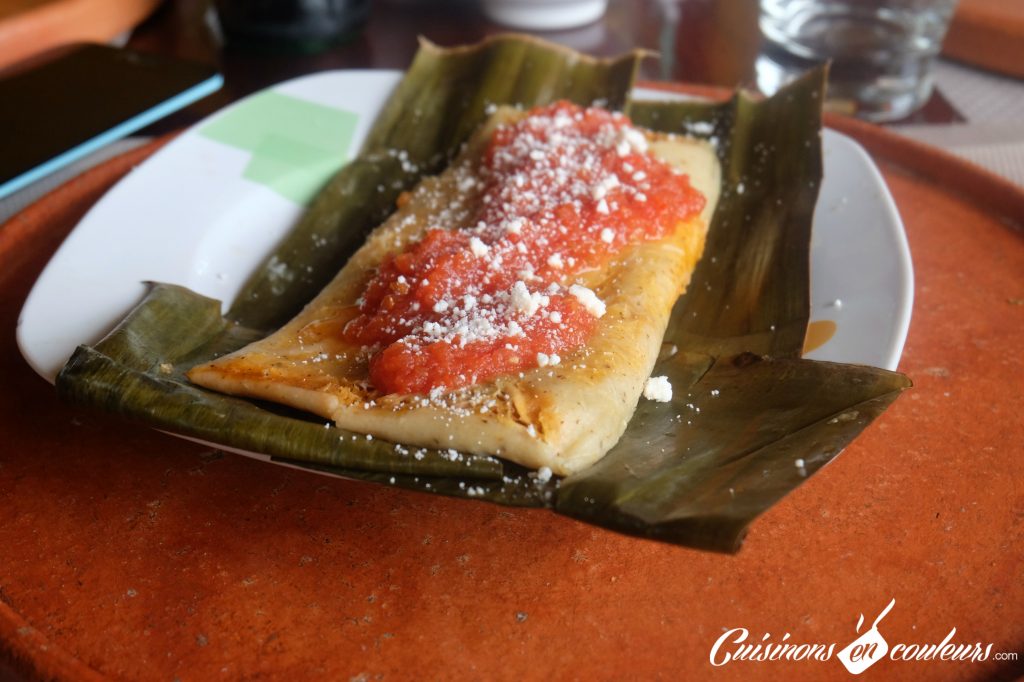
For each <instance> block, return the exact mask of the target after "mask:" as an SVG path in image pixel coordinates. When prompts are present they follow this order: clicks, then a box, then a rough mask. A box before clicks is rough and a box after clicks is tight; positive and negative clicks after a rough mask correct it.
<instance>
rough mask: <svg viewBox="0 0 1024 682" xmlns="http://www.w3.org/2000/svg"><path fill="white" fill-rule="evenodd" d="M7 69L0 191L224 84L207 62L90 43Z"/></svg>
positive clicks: (0, 119)
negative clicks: (14, 69) (21, 66)
mask: <svg viewBox="0 0 1024 682" xmlns="http://www.w3.org/2000/svg"><path fill="white" fill-rule="evenodd" d="M13 68H16V69H17V70H16V71H14V72H10V73H8V75H6V77H5V78H3V79H0V102H4V103H5V105H4V106H2V107H0V149H3V150H4V151H3V154H2V155H0V197H3V196H6V195H7V194H10V193H12V192H15V191H17V190H18V189H20V188H22V187H24V186H25V185H28V184H29V183H31V182H34V181H35V180H37V179H39V178H41V177H43V176H45V175H47V174H49V173H51V172H53V171H55V170H57V169H58V168H60V167H61V166H64V165H67V164H69V163H71V162H72V161H75V160H76V159H78V158H81V157H82V156H84V155H85V154H88V153H89V152H91V151H94V150H96V149H99V148H100V147H102V146H103V145H105V144H108V143H110V142H113V141H114V140H116V139H118V138H121V137H124V136H125V135H127V134H129V133H131V132H133V131H135V130H138V129H139V128H142V127H143V126H146V125H148V124H150V123H152V122H153V121H157V120H159V119H160V118H163V117H164V116H166V115H167V114H169V113H171V112H173V111H176V110H178V109H180V108H182V107H184V106H187V105H189V104H191V103H192V102H194V101H196V100H197V99H199V98H201V97H203V96H205V95H207V94H209V93H211V92H213V91H215V90H217V89H218V88H219V87H220V86H221V83H222V82H223V81H222V79H221V77H220V74H218V73H217V70H216V69H215V68H214V67H212V66H209V65H207V64H202V63H199V62H193V61H186V60H181V59H174V58H170V57H164V56H158V55H147V54H143V53H141V52H135V51H133V50H124V49H118V48H113V47H107V46H104V45H91V44H80V45H72V46H68V47H66V48H58V49H57V50H54V51H52V52H48V53H46V54H44V55H40V56H39V57H37V58H35V59H33V60H32V62H31V64H26V65H25V67H24V68H19V67H13ZM7 103H11V105H10V106H8V105H7ZM70 114H73V115H70Z"/></svg>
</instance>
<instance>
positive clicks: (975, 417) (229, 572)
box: [0, 126, 1024, 680]
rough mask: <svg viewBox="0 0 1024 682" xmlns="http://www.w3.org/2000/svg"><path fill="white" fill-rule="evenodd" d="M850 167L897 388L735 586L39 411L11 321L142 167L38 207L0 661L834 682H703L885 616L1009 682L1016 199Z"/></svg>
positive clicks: (553, 528) (735, 563) (409, 498)
mask: <svg viewBox="0 0 1024 682" xmlns="http://www.w3.org/2000/svg"><path fill="white" fill-rule="evenodd" d="M853 132H854V133H855V134H860V133H861V132H863V131H862V130H861V129H860V128H858V127H857V126H853ZM865 135H867V134H865ZM879 136H882V137H879ZM862 141H865V142H866V143H867V145H868V147H869V149H871V150H873V151H874V153H875V156H876V161H878V163H879V164H880V166H881V168H882V171H883V174H884V176H885V179H886V180H887V182H888V183H889V186H890V188H891V190H892V193H893V195H894V197H895V199H896V202H897V205H898V206H899V209H900V211H901V213H902V215H903V218H904V220H905V222H906V228H907V233H908V237H909V240H910V246H911V250H912V253H913V258H914V265H915V277H916V298H915V304H914V315H913V321H912V324H911V328H910V335H909V337H908V339H907V344H906V348H905V351H904V355H903V359H902V361H901V363H900V369H901V370H902V371H904V372H906V373H907V374H908V375H909V376H910V377H911V378H912V379H913V381H914V383H915V387H914V388H913V389H911V390H910V391H908V392H907V393H905V394H904V395H903V396H902V397H901V398H900V399H899V400H898V401H897V402H896V403H895V405H894V406H893V407H892V408H891V409H890V410H889V411H888V412H886V413H885V414H884V415H883V416H882V417H881V418H880V419H879V420H877V421H876V422H875V423H874V424H873V425H872V426H871V427H870V428H869V429H868V430H867V431H865V433H864V434H863V435H862V436H861V437H859V438H858V439H857V440H856V441H855V442H854V443H853V444H852V445H851V446H850V447H849V448H847V450H846V451H845V452H843V454H842V455H841V456H839V457H838V458H837V459H836V461H835V462H833V463H832V464H831V465H830V466H828V467H826V468H825V469H824V470H822V471H821V472H819V473H818V474H817V475H815V476H814V477H812V478H811V479H810V480H809V481H808V482H807V483H806V484H805V485H803V486H802V487H801V488H799V489H798V490H796V491H795V492H793V493H792V494H791V495H789V496H788V497H787V498H786V499H784V500H783V501H782V502H781V503H780V504H778V505H777V506H776V507H774V508H773V509H771V510H770V511H769V512H768V513H766V514H765V515H764V516H763V517H761V518H760V519H759V520H757V521H756V522H755V523H754V525H753V527H752V530H751V533H750V535H749V537H748V539H747V541H746V544H745V546H744V547H743V549H742V550H741V552H740V553H739V554H738V555H736V556H722V555H714V554H708V553H702V552H697V551H692V550H687V549H682V548H679V547H672V546H668V545H664V544H658V543H655V542H648V541H641V540H637V539H633V538H629V537H625V536H621V535H617V534H615V533H611V532H608V531H604V530H601V529H598V528H595V527H592V526H588V525H585V524H582V523H578V522H576V521H573V520H570V519H567V518H563V517H558V516H555V515H553V514H551V513H548V512H545V511H537V510H519V509H511V508H504V507H498V506H494V505H490V504H487V503H480V502H473V501H464V500H454V499H447V498H443V497H435V496H430V495H424V494H418V493H411V492H405V491H401V490H395V489H391V488H387V487H382V486H375V485H370V484H365V483H358V482H350V481H343V480H337V479H331V478H325V477H321V476H317V475H314V474H311V473H307V472H301V471H296V470H290V469H286V468H282V467H276V466H271V465H267V464H264V463H261V462H258V461H254V460H250V459H246V458H242V457H238V456H234V455H230V454H222V453H219V452H216V451H214V450H211V449H209V448H205V447H201V446H198V445H194V444H190V443H187V442H185V441H182V440H179V439H176V438H173V437H170V436H166V435H163V434H160V433H157V432H155V431H153V430H150V429H148V428H144V427H141V426H137V425H130V424H125V423H122V422H121V421H118V420H116V419H114V418H112V417H108V416H104V415H100V414H94V413H90V412H84V411H79V410H77V409H73V408H71V407H68V406H67V405H64V404H62V403H61V402H59V401H58V400H57V399H56V397H55V395H54V391H53V388H52V387H51V386H49V385H48V384H47V383H46V382H44V381H43V380H42V379H40V378H39V377H38V376H36V375H35V374H34V373H33V372H32V370H31V369H30V368H29V367H28V366H27V365H26V364H25V362H24V361H23V360H22V359H21V357H20V355H19V353H18V350H17V348H16V346H15V343H14V329H15V324H16V319H17V314H18V311H19V309H20V307H21V304H22V302H23V300H24V298H25V296H26V294H27V292H28V290H29V288H30V286H31V284H32V283H33V281H34V280H35V277H36V276H37V274H38V273H39V271H40V269H41V268H42V267H43V265H44V264H45V262H46V261H47V259H48V258H49V255H50V254H51V253H52V251H53V249H54V248H56V246H57V245H58V244H59V243H60V241H61V239H62V238H63V236H64V235H65V234H66V233H67V231H68V230H69V229H70V228H71V227H72V226H73V225H74V224H75V222H76V220H77V219H78V218H79V217H80V216H81V215H82V213H83V212H84V211H85V210H86V209H87V208H88V206H90V205H91V204H92V203H93V202H94V201H95V200H96V198H97V197H99V196H100V195H101V194H102V192H103V191H104V190H105V189H106V188H107V187H108V186H109V185H110V184H111V183H112V182H114V181H115V180H116V179H117V178H118V177H120V176H121V175H122V174H123V173H125V172H126V171H127V170H128V169H129V168H130V167H131V166H132V165H133V164H135V163H137V162H138V161H139V160H140V159H142V158H143V157H144V156H145V155H147V154H148V153H150V152H151V151H152V148H151V147H150V148H143V149H141V150H139V151H137V152H133V153H130V154H128V155H126V156H124V157H120V158H119V159H117V160H115V161H113V162H111V163H108V164H106V165H104V166H101V167H99V168H97V169H95V170H93V171H91V172H89V173H87V174H86V175H85V176H83V177H81V178H79V179H78V180H75V181H73V182H71V183H70V184H68V185H66V186H64V187H62V188H61V189H59V190H57V191H56V192H55V193H54V194H52V195H51V196H49V197H47V198H46V199H44V200H43V201H41V202H40V203H38V204H36V205H35V206H33V207H31V208H29V209H28V210H26V211H25V212H24V213H22V214H21V215H19V216H18V217H16V218H14V219H13V220H12V221H11V222H9V223H8V224H6V225H5V226H4V227H3V228H0V262H2V263H3V267H2V268H0V324H2V328H3V335H2V337H0V376H3V384H2V388H0V424H2V425H3V428H2V433H3V436H4V438H3V441H4V445H3V453H2V454H0V500H3V504H0V548H2V550H0V654H2V656H0V660H7V661H8V662H9V665H10V666H11V668H12V669H14V670H18V671H21V672H23V673H25V674H27V675H28V676H29V678H30V679H32V678H37V677H38V678H47V679H48V678H56V679H70V680H92V679H139V680H151V679H152V680H171V679H181V680H190V679H197V680H208V679H308V678H325V679H340V680H349V679H357V680H377V679H384V680H388V679H481V680H484V679H487V680H489V679H516V680H548V679H583V680H592V679H672V680H675V679H715V680H717V679H721V680H746V679H751V678H754V677H768V678H771V679H787V680H789V679H792V680H803V679H815V680H817V679H831V678H836V679H849V673H847V672H846V670H844V669H843V667H842V666H841V665H840V663H839V661H837V660H835V659H834V658H833V660H830V661H824V662H818V661H801V662H786V661H769V662H749V661H734V662H730V663H728V664H726V665H722V666H717V667H716V666H712V665H711V663H710V661H709V654H710V651H711V649H712V646H713V645H714V643H715V641H716V640H717V639H718V638H719V637H721V636H722V634H723V632H724V631H725V630H727V629H729V628H747V629H748V630H749V631H750V633H751V637H756V638H761V637H762V635H764V634H765V633H770V635H771V637H772V638H773V639H774V640H781V638H782V637H783V636H784V635H785V634H787V633H789V634H790V636H791V641H799V642H808V643H816V642H826V643H828V642H836V643H838V648H842V647H843V646H845V645H846V644H848V643H850V642H852V641H853V640H854V639H856V637H857V632H856V630H855V628H856V626H857V621H858V616H859V615H860V614H861V613H863V614H864V616H865V620H866V624H865V625H864V627H862V628H861V633H863V632H864V631H865V630H867V629H868V628H869V627H870V624H871V621H872V620H873V619H874V618H875V616H876V615H877V614H879V613H880V612H881V611H882V610H883V608H884V607H885V606H886V605H887V604H888V603H889V602H890V600H892V599H895V600H896V602H895V605H894V606H893V608H892V610H891V612H890V613H888V614H887V615H886V617H885V620H884V621H883V622H882V623H881V625H880V626H879V631H880V632H881V633H882V634H883V635H884V636H885V638H886V639H887V640H888V641H889V643H890V644H891V645H892V644H895V643H905V644H911V643H937V642H939V641H941V640H942V639H943V638H944V637H945V636H946V635H947V633H948V632H949V631H950V629H951V628H953V627H955V628H956V635H955V640H956V641H957V642H971V643H974V642H984V643H992V645H993V646H992V652H993V653H995V652H1017V653H1018V657H1020V656H1021V655H1022V654H1024V581H1022V580H1021V577H1022V565H1024V564H1022V558H1024V556H1022V552H1024V483H1022V477H1021V476H1020V473H1019V472H1020V469H1021V461H1022V456H1024V420H1022V419H1021V416H1020V408H1021V398H1020V395H1021V388H1022V387H1024V341H1022V337H1021V331H1022V330H1024V237H1022V235H1021V232H1020V230H1019V225H1020V223H1021V219H1022V218H1024V198H1022V194H1021V192H1020V190H1019V189H1015V188H1013V187H1011V186H1009V185H999V184H998V182H996V181H995V180H994V179H993V178H991V177H989V176H986V175H985V174H984V173H982V172H980V171H975V170H972V169H970V168H969V167H966V166H964V165H963V164H960V163H959V162H956V161H952V160H950V159H949V158H947V157H942V156H941V155H937V154H935V153H932V152H929V153H927V154H924V152H922V151H921V150H920V149H919V148H917V147H915V146H914V145H909V143H903V142H901V141H900V140H898V139H897V138H895V137H893V136H890V135H888V134H886V133H880V132H874V133H871V134H870V135H867V137H863V138H862ZM908 145H909V146H908ZM922 154H924V155H922ZM993 183H995V184H993ZM1013 221H1016V225H1017V226H1014V225H1013V224H1011V223H1012V222H1013ZM838 648H837V651H838ZM1020 663H1021V661H1020V660H1019V658H1018V661H1017V662H1012V661H1005V660H1004V661H997V660H995V659H994V657H993V658H989V660H987V661H984V662H953V661H930V662H920V661H918V662H915V661H893V660H888V659H887V660H882V661H880V662H878V663H877V664H876V665H875V666H874V667H872V668H871V669H870V670H869V671H867V672H865V673H864V675H863V677H864V678H865V679H885V680H890V679H897V680H900V679H902V680H958V679H959V680H974V679H1008V678H1011V677H1012V676H1013V675H1015V674H1017V673H1019V672H1020V671H1021V668H1020Z"/></svg>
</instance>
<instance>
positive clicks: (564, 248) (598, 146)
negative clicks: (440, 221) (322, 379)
mask: <svg viewBox="0 0 1024 682" xmlns="http://www.w3.org/2000/svg"><path fill="white" fill-rule="evenodd" d="M464 182H465V185H463V183H462V182H460V187H459V189H460V191H470V190H473V189H476V190H480V189H481V188H480V187H476V183H481V184H482V192H481V198H480V203H479V209H478V210H477V211H476V213H475V215H474V216H473V219H471V220H470V221H468V224H466V225H464V226H459V227H457V228H456V229H440V228H434V229H428V230H427V232H426V233H425V235H424V236H423V238H422V239H420V240H419V241H417V242H415V243H412V244H410V245H408V246H407V247H406V248H405V249H404V250H403V251H401V252H399V253H397V254H392V255H390V256H388V257H387V258H386V259H385V260H384V262H383V263H382V264H381V266H380V268H379V269H378V271H377V273H376V275H375V276H374V277H373V278H372V279H371V280H370V281H369V283H368V284H367V285H366V289H365V290H364V292H363V295H362V296H361V298H360V302H359V314H358V315H357V316H356V317H355V318H353V319H352V320H351V321H350V322H349V323H348V324H347V325H346V327H345V329H344V332H343V334H344V336H345V338H346V339H347V340H349V341H351V342H353V343H358V344H360V345H362V346H365V347H369V348H371V349H372V350H373V353H372V355H371V357H370V363H369V370H370V381H371V382H372V383H373V385H374V386H375V387H376V388H377V389H378V390H380V391H382V392H384V393H429V392H431V391H437V390H452V389H456V388H460V387H463V386H468V385H472V384H475V383H478V382H482V381H487V380H489V379H493V378H495V377H498V376H501V375H505V374H513V373H518V372H523V371H525V370H528V369H533V368H536V367H546V366H552V365H558V364H559V363H560V362H561V355H565V354H567V353H569V352H571V351H572V350H573V349H575V348H578V347H579V346H581V345H583V344H585V343H586V341H587V339H588V337H589V335H590V334H591V332H592V331H593V328H594V325H595V322H596V320H597V319H598V318H599V317H601V316H602V315H604V312H605V306H604V303H603V302H602V301H601V300H600V299H599V298H598V297H597V295H596V294H595V293H594V292H593V291H592V290H590V289H588V288H586V287H584V286H582V285H580V284H578V283H574V275H576V274H578V273H581V272H583V271H585V270H590V269H593V268H596V267H599V266H600V265H601V264H602V263H604V262H605V261H607V260H608V259H609V258H610V257H611V256H613V255H615V254H617V253H618V252H620V251H622V250H623V249H625V248H626V247H628V246H629V245H631V244H636V243H640V242H643V241H654V240H658V239H661V238H662V237H665V236H666V235H668V234H670V233H671V232H672V231H673V230H674V229H675V227H676V225H678V223H679V222H680V221H682V220H685V219H687V218H689V217H691V216H693V215H695V214H696V213H699V212H700V210H701V209H702V208H703V207H704V201H705V200H704V197H703V195H701V194H700V193H699V192H698V191H697V190H695V189H694V188H693V187H691V186H690V182H689V178H688V177H687V176H686V175H682V174H680V173H678V172H677V171H675V170H673V169H672V168H671V167H670V166H669V165H668V164H666V163H665V162H663V161H661V160H659V159H657V158H655V157H654V156H653V155H652V154H651V153H649V151H648V143H647V138H646V137H645V136H644V134H643V133H642V132H640V130H638V129H637V128H635V127H633V126H632V124H631V123H630V121H629V119H628V118H627V117H626V116H624V115H622V114H619V113H613V112H609V111H606V110H604V109H599V108H581V107H579V106H576V105H574V104H571V103H568V102H557V103H555V104H551V105H548V106H544V107H538V108H535V109H532V110H530V111H529V112H527V114H526V116H525V117H523V118H521V119H519V120H518V121H516V122H514V123H511V124H507V125H502V126H499V127H498V128H497V129H496V130H495V132H494V135H493V137H492V139H491V141H490V144H489V146H488V148H487V150H486V152H485V154H484V156H483V159H482V162H481V164H480V168H479V170H478V174H477V176H476V177H469V178H466V179H465V180H464Z"/></svg>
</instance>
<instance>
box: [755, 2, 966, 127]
mask: <svg viewBox="0 0 1024 682" xmlns="http://www.w3.org/2000/svg"><path fill="white" fill-rule="evenodd" d="M955 6H956V0H761V14H760V26H761V33H762V34H763V37H764V45H763V47H762V51H761V54H760V56H759V57H758V61H757V81H758V86H759V87H760V88H761V90H762V91H764V92H766V93H769V94H770V93H772V92H774V91H775V90H777V89H778V88H779V87H781V86H782V85H783V84H785V83H786V82H788V81H790V80H792V79H793V78H795V77H796V76H797V75H799V74H800V73H802V72H804V71H806V70H807V69H809V68H812V67H814V66H816V65H817V64H821V63H823V62H826V61H828V62H831V67H830V71H829V82H828V106H829V108H831V109H833V110H839V111H842V112H844V113H848V114H853V115H856V116H859V117H861V118H865V119H868V120H871V121H892V120H896V119H900V118H904V117H906V116H907V115H909V114H910V113H912V112H914V111H915V110H917V109H918V108H919V107H920V106H921V105H922V104H924V103H925V102H926V101H927V100H928V98H929V97H930V96H931V92H932V87H933V79H932V76H931V73H930V70H931V64H932V62H933V61H934V59H935V56H936V55H937V54H938V53H939V50H940V49H941V47H942V40H943V38H944V37H945V35H946V29H947V28H948V27H949V21H950V19H951V17H952V15H953V10H954V8H955Z"/></svg>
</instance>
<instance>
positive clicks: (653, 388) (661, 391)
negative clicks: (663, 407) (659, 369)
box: [644, 376, 672, 403]
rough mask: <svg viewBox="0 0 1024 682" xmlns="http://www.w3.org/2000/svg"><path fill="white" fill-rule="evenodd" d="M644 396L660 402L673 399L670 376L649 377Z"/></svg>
mask: <svg viewBox="0 0 1024 682" xmlns="http://www.w3.org/2000/svg"><path fill="white" fill-rule="evenodd" d="M644 397H645V398H647V399H648V400H655V401H657V402H659V403H667V402H668V401H670V400H672V384H670V383H669V381H668V377H665V376H660V377H651V378H649V379H648V380H647V383H645V384H644Z"/></svg>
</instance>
